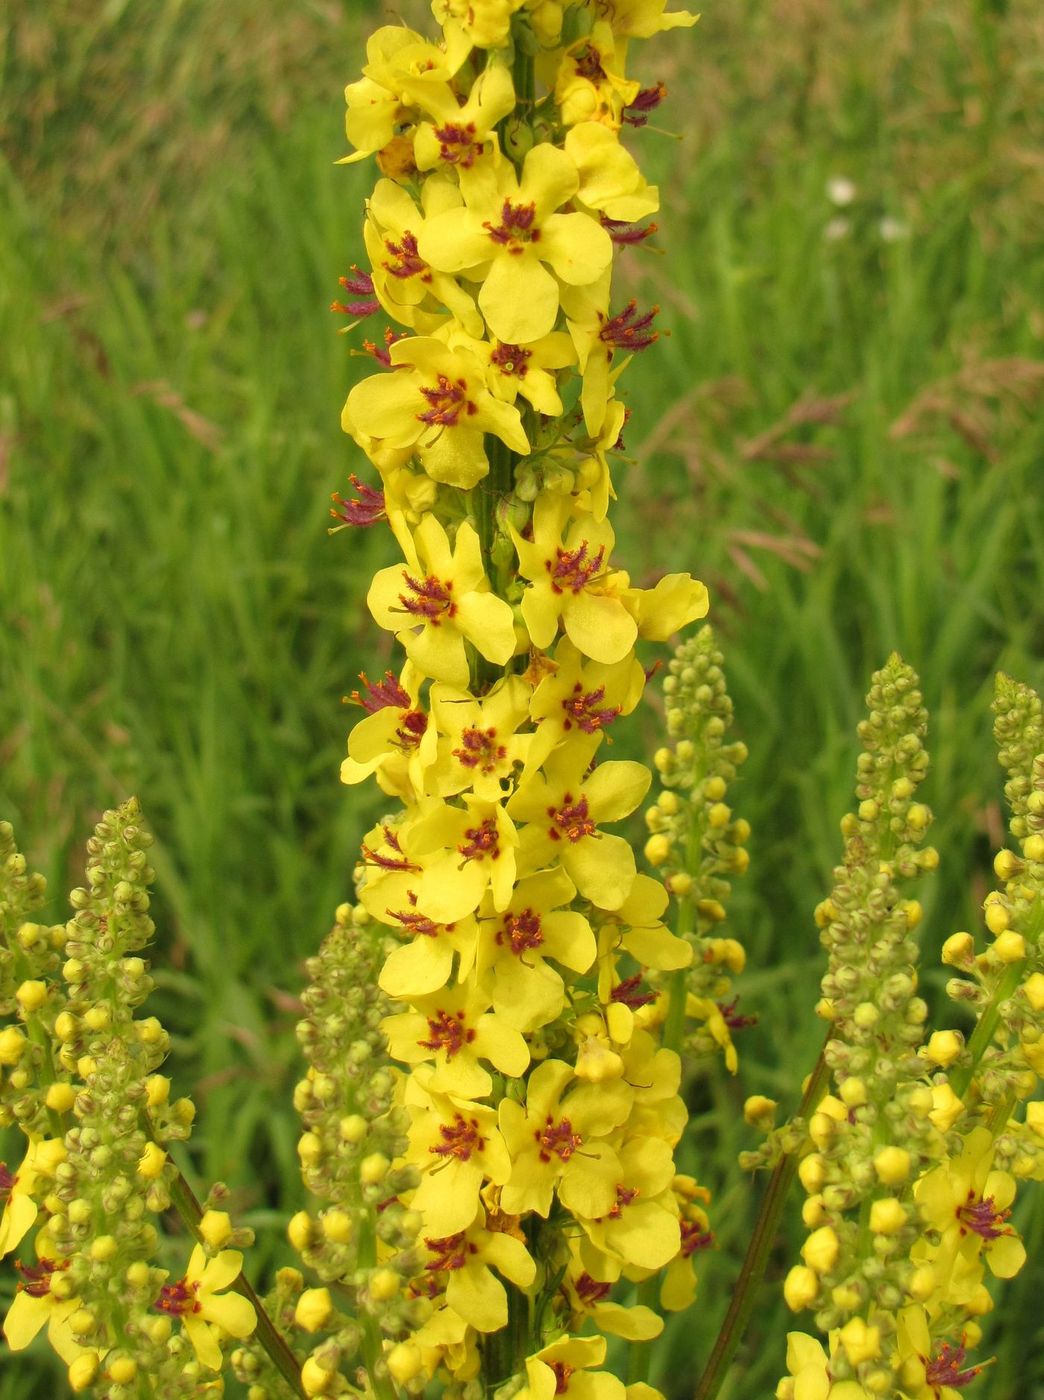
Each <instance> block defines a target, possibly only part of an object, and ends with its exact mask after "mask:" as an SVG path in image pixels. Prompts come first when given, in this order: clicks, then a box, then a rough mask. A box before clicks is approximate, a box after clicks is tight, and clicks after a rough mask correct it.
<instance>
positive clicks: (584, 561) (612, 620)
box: [511, 495, 638, 665]
mask: <svg viewBox="0 0 1044 1400" xmlns="http://www.w3.org/2000/svg"><path fill="white" fill-rule="evenodd" d="M570 506H571V502H570V501H569V500H565V501H562V500H560V499H558V498H555V497H553V496H549V495H542V496H540V497H539V499H538V500H537V502H536V505H535V507H534V510H533V538H532V540H527V539H525V538H523V536H522V535H521V534H519V533H518V531H517V530H515V529H514V528H513V527H512V530H511V537H512V539H513V540H514V543H515V548H516V549H517V551H518V571H519V573H520V574H521V575H522V577H523V578H525V579H528V580H529V586H528V587H527V589H526V591H525V593H524V594H523V595H522V616H523V618H524V619H525V623H526V627H527V628H528V630H529V635H530V638H531V639H532V642H533V645H534V646H536V647H541V648H543V647H548V646H550V645H551V643H552V642H553V641H554V639H555V635H556V633H557V631H558V625H559V620H561V624H562V627H563V629H564V630H565V632H566V635H567V636H568V637H569V640H570V641H571V642H572V643H573V645H574V646H575V647H576V648H577V650H578V651H580V652H582V653H583V655H584V656H587V657H590V659H591V660H592V661H602V662H605V663H606V664H609V665H611V664H612V663H614V662H617V661H622V660H623V659H624V658H625V657H626V656H627V654H628V652H630V650H631V648H632V647H633V646H634V643H635V639H636V637H637V636H638V627H637V624H636V623H635V620H634V618H633V617H632V616H631V614H630V612H629V611H628V609H627V607H626V606H625V605H624V603H623V602H622V601H621V599H620V598H619V596H617V595H618V592H619V588H620V584H621V581H622V583H623V585H624V586H626V582H627V576H626V574H619V573H618V572H616V571H613V570H611V569H610V568H609V557H610V554H611V553H612V548H613V544H614V543H615V538H616V537H615V535H614V534H613V530H612V527H611V526H610V525H609V523H608V521H605V520H603V521H595V520H593V519H592V518H591V517H590V516H587V517H580V518H578V519H574V520H571V521H570V520H569V519H568V515H567V513H568V511H569V509H570ZM563 531H564V534H563Z"/></svg>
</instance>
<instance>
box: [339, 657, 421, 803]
mask: <svg viewBox="0 0 1044 1400" xmlns="http://www.w3.org/2000/svg"><path fill="white" fill-rule="evenodd" d="M359 679H360V680H361V681H362V690H361V691H359V690H356V691H353V692H352V697H351V698H352V700H353V701H354V702H355V703H356V704H358V705H361V706H362V708H363V709H364V710H365V711H366V718H365V719H361V720H360V721H359V723H358V724H357V725H355V727H354V728H353V729H352V731H351V733H350V734H349V736H348V757H347V758H346V759H345V760H344V762H343V763H342V764H341V782H342V783H360V782H362V781H363V780H364V779H365V778H368V777H370V776H371V775H373V776H375V777H376V778H377V781H378V782H379V783H380V785H381V788H382V790H383V791H384V792H386V793H388V794H389V795H391V796H394V797H400V798H402V799H403V800H404V801H409V800H411V799H414V798H417V797H420V796H422V795H423V793H424V773H425V770H426V769H428V768H429V767H430V766H431V765H432V763H434V761H435V757H436V745H437V742H438V736H437V734H436V732H435V727H434V725H432V724H430V723H429V716H428V715H427V713H426V712H425V710H424V707H423V705H422V704H421V700H420V688H421V682H422V680H423V679H424V678H423V676H422V675H421V673H420V672H419V671H418V670H417V667H416V666H414V664H413V663H412V662H411V661H407V663H406V665H405V666H404V667H403V669H402V672H401V674H400V676H399V678H398V679H396V678H395V675H394V674H393V673H392V672H391V671H387V672H385V675H384V679H383V680H380V681H377V682H376V683H373V682H371V681H369V680H368V679H367V677H366V675H365V673H364V674H363V675H361V676H360V677H359Z"/></svg>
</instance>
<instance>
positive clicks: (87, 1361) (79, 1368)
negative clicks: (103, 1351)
mask: <svg viewBox="0 0 1044 1400" xmlns="http://www.w3.org/2000/svg"><path fill="white" fill-rule="evenodd" d="M97 1377H98V1353H97V1352H96V1351H84V1352H81V1353H80V1355H79V1356H78V1357H77V1358H76V1360H75V1361H74V1362H73V1363H72V1365H71V1366H70V1367H69V1388H70V1390H72V1391H74V1392H75V1393H76V1394H77V1395H78V1394H79V1393H80V1392H81V1391H84V1390H87V1389H89V1387H90V1386H92V1385H93V1384H94V1382H95V1380H96V1379H97Z"/></svg>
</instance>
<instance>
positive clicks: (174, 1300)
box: [152, 1278, 202, 1317]
mask: <svg viewBox="0 0 1044 1400" xmlns="http://www.w3.org/2000/svg"><path fill="white" fill-rule="evenodd" d="M198 1291H199V1284H198V1283H189V1282H188V1280H187V1279H183V1278H182V1279H178V1281H177V1283H165V1284H164V1285H163V1287H162V1288H161V1289H160V1295H159V1297H158V1298H157V1299H156V1301H155V1302H154V1303H153V1305H152V1306H153V1308H154V1309H155V1311H156V1312H162V1313H167V1314H168V1315H169V1316H170V1317H183V1316H184V1315H185V1313H197V1312H199V1311H200V1310H201V1308H202V1304H201V1303H200V1301H199V1299H198V1298H197V1297H196V1294H197V1292H198Z"/></svg>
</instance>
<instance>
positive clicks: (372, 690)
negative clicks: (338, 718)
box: [349, 671, 413, 715]
mask: <svg viewBox="0 0 1044 1400" xmlns="http://www.w3.org/2000/svg"><path fill="white" fill-rule="evenodd" d="M359 679H360V680H361V681H362V683H363V689H364V690H365V691H366V692H367V693H366V694H365V695H363V694H361V693H360V692H359V691H358V690H353V691H352V693H351V696H350V697H349V698H350V699H351V701H352V703H353V704H355V705H361V706H362V707H363V709H364V710H367V711H368V712H369V713H370V714H371V715H373V714H376V713H377V711H378V710H385V709H388V708H389V706H394V707H395V708H396V709H397V710H408V709H409V708H410V706H411V705H412V704H413V701H412V700H411V699H410V696H409V692H408V691H406V690H405V689H404V688H403V687H402V686H401V685H400V684H399V681H398V679H397V677H396V675H395V672H394V671H385V673H384V679H383V680H382V681H371V680H370V678H369V676H368V675H367V674H366V672H365V671H360V672H359Z"/></svg>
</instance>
